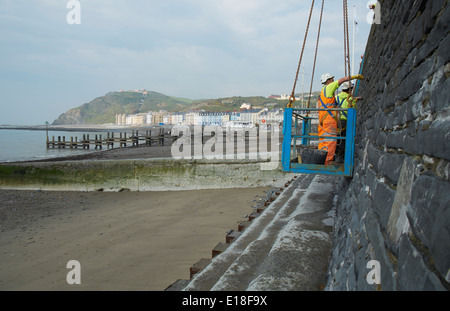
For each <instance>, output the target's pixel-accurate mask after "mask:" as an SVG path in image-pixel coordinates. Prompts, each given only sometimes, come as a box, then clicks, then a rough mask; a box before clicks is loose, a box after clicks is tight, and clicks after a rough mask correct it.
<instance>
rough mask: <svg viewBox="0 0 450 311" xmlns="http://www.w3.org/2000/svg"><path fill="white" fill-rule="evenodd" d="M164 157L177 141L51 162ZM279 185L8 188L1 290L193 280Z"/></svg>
mask: <svg viewBox="0 0 450 311" xmlns="http://www.w3.org/2000/svg"><path fill="white" fill-rule="evenodd" d="M164 157H171V146H170V145H168V146H162V147H157V146H152V147H138V148H136V147H135V148H132V147H130V148H117V149H110V150H103V151H99V152H94V153H88V154H85V155H77V156H71V157H65V158H58V159H51V160H50V161H54V162H60V161H64V160H72V161H74V160H75V161H84V160H90V161H96V160H112V159H142V158H144V159H145V158H164ZM41 161H49V160H41ZM36 162H38V161H36ZM274 190H275V189H274V188H268V187H264V188H262V187H260V188H240V189H217V190H193V191H186V190H185V191H164V192H156V191H152V192H129V191H123V192H70V191H69V192H67V191H18V190H0V262H1V263H2V264H1V266H0V290H32V291H34V290H45V291H47V290H50V291H51V290H58V291H59V290H64V291H65V290H69V291H70V290H137V291H140V290H145V291H148V290H150V291H163V290H165V289H166V288H167V287H168V286H170V285H171V284H172V283H174V282H175V281H177V280H178V279H189V277H190V273H189V268H190V267H191V266H192V265H193V264H195V263H196V262H198V261H199V260H200V259H202V258H209V259H210V258H211V253H212V249H213V248H214V247H215V246H216V245H217V244H218V243H219V242H225V238H226V235H227V232H228V231H229V230H236V229H237V227H238V224H239V223H240V222H242V221H245V220H247V219H248V215H249V214H251V213H252V212H253V211H254V208H256V207H257V206H258V204H260V205H261V204H264V202H265V201H266V199H267V198H268V197H269V196H270V195H271V194H272V193H273V191H274ZM70 260H77V261H78V262H80V265H81V285H69V284H68V283H67V281H66V276H67V274H68V273H69V272H70V271H71V270H70V269H68V268H66V265H67V263H68V262H69V261H70Z"/></svg>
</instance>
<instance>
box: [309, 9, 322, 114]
mask: <svg viewBox="0 0 450 311" xmlns="http://www.w3.org/2000/svg"><path fill="white" fill-rule="evenodd" d="M324 4H325V0H322V10H321V11H320V20H319V31H318V33H317V43H316V54H315V55H314V64H313V71H312V77H311V86H310V88H309V97H308V108H310V103H311V95H312V87H313V82H314V72H315V71H316V60H317V51H318V49H319V38H320V29H321V28H322V16H323V7H324Z"/></svg>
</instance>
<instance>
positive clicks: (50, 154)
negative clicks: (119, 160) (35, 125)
mask: <svg viewBox="0 0 450 311" xmlns="http://www.w3.org/2000/svg"><path fill="white" fill-rule="evenodd" d="M87 134H89V138H90V139H93V138H95V135H98V136H99V135H102V138H103V139H104V138H106V137H107V132H72V131H49V132H48V136H49V139H50V140H52V137H53V136H54V137H55V140H58V136H61V140H62V139H63V136H65V138H66V141H70V138H71V137H73V140H74V141H75V137H78V141H81V140H82V139H83V135H87ZM46 141H47V132H46V131H45V130H12V129H0V163H2V162H18V161H30V160H41V159H52V158H58V157H65V156H73V155H81V154H87V153H90V152H96V151H100V150H99V149H97V150H96V149H95V146H92V145H91V146H90V149H89V150H88V149H82V148H81V149H80V148H78V149H70V148H65V149H59V148H49V149H47V144H46ZM102 150H106V146H103V149H102Z"/></svg>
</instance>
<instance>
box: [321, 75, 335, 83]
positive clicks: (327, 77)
mask: <svg viewBox="0 0 450 311" xmlns="http://www.w3.org/2000/svg"><path fill="white" fill-rule="evenodd" d="M333 78H334V76H332V75H331V74H329V73H325V74H323V75H322V78H321V79H320V81H321V82H322V84H325V83H327V81H328V80H329V79H333Z"/></svg>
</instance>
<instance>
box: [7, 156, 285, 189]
mask: <svg viewBox="0 0 450 311" xmlns="http://www.w3.org/2000/svg"><path fill="white" fill-rule="evenodd" d="M273 164H275V165H273ZM276 164H277V163H272V162H267V161H266V162H264V161H263V162H259V161H256V160H255V161H249V160H226V161H220V160H217V161H216V160H175V159H148V160H97V161H61V162H34V163H32V162H28V163H25V162H24V163H14V164H12V163H11V164H2V165H0V189H27V190H67V191H123V190H130V191H175V190H197V189H219V188H248V187H278V186H280V185H283V184H284V183H285V181H286V180H287V179H290V178H292V176H291V175H292V174H286V173H283V172H282V171H281V166H280V165H278V167H277V165H276Z"/></svg>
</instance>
